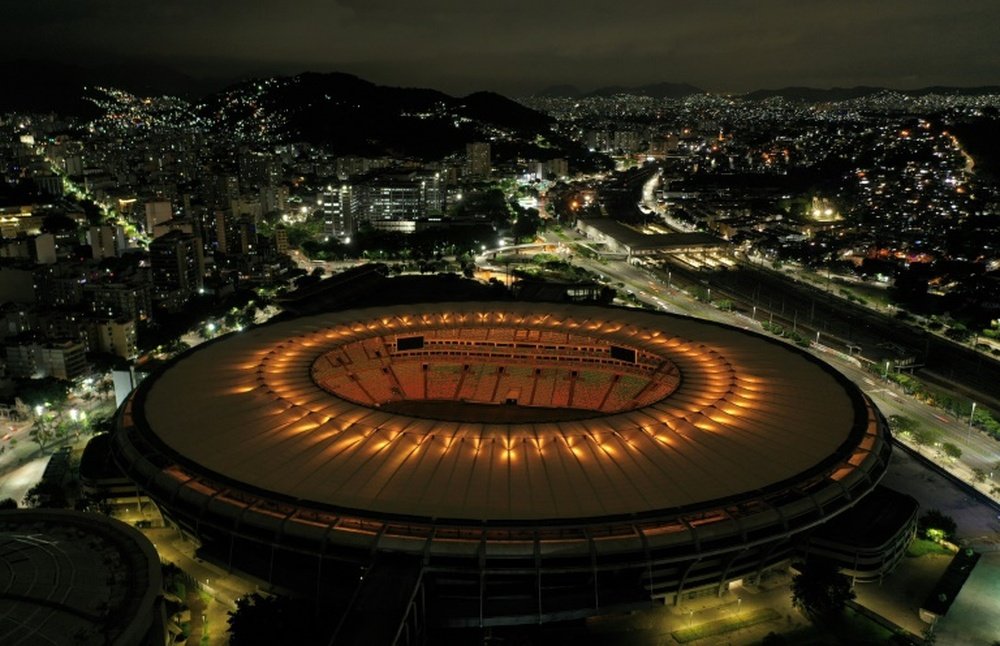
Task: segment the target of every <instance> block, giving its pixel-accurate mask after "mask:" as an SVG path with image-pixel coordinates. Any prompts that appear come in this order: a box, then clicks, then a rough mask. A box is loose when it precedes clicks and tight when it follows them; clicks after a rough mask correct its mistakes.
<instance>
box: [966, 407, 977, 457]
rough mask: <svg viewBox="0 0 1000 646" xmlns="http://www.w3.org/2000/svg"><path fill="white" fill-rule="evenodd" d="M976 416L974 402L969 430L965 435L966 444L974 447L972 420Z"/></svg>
mask: <svg viewBox="0 0 1000 646" xmlns="http://www.w3.org/2000/svg"><path fill="white" fill-rule="evenodd" d="M975 416H976V402H972V410H971V411H970V412H969V430H968V432H967V433H966V434H965V443H966V444H968V445H969V446H972V419H973V418H974V417H975Z"/></svg>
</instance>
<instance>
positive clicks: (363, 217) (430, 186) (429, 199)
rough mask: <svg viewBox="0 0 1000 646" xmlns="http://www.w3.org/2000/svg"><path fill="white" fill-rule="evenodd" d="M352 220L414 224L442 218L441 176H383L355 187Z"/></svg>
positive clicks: (409, 174)
mask: <svg viewBox="0 0 1000 646" xmlns="http://www.w3.org/2000/svg"><path fill="white" fill-rule="evenodd" d="M354 189H355V190H354V195H353V196H352V197H353V198H354V200H355V201H354V211H353V214H354V216H355V220H357V221H368V222H372V223H374V222H378V221H385V220H416V219H419V218H425V217H433V216H438V215H441V210H442V207H443V205H444V192H443V191H442V189H441V176H440V173H435V172H429V171H412V172H408V173H384V174H380V175H377V176H375V177H372V178H370V179H368V180H367V181H365V182H364V183H362V184H359V185H358V186H356V187H354Z"/></svg>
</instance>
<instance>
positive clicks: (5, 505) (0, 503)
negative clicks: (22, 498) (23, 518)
mask: <svg viewBox="0 0 1000 646" xmlns="http://www.w3.org/2000/svg"><path fill="white" fill-rule="evenodd" d="M5 509H17V501H16V500H14V499H13V498H4V499H3V500H0V511H3V510H5Z"/></svg>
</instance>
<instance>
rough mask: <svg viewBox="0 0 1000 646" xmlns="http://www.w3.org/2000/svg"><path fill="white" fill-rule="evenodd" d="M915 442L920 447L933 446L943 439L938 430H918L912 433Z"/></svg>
mask: <svg viewBox="0 0 1000 646" xmlns="http://www.w3.org/2000/svg"><path fill="white" fill-rule="evenodd" d="M912 434H913V441H914V442H916V443H917V444H918V445H920V446H931V445H934V444H936V443H937V441H938V440H939V439H941V431H939V430H937V429H936V428H917V429H914V430H913V431H912Z"/></svg>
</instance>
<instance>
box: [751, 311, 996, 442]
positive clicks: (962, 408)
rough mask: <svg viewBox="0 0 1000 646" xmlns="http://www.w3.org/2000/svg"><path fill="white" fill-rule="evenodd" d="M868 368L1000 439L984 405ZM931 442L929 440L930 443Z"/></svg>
mask: <svg viewBox="0 0 1000 646" xmlns="http://www.w3.org/2000/svg"><path fill="white" fill-rule="evenodd" d="M765 329H766V328H765ZM868 370H869V371H871V372H872V373H873V374H876V375H878V376H879V377H882V378H885V379H888V380H889V381H892V382H894V383H896V384H899V385H900V386H901V387H902V388H903V390H904V391H905V392H906V394H908V395H911V396H913V397H915V398H917V399H919V400H920V401H923V402H924V403H927V404H930V405H931V406H936V407H938V408H941V409H943V410H945V411H947V412H949V413H951V414H952V415H954V416H955V417H957V418H959V419H965V420H968V419H969V416H970V415H972V425H973V426H974V427H976V428H978V429H980V430H982V431H985V432H986V433H987V434H989V435H991V436H992V437H993V438H994V439H996V440H1000V420H998V419H997V417H996V416H995V415H994V414H993V413H992V412H991V411H990V410H988V409H986V408H985V407H983V406H982V405H978V406H976V410H975V413H973V411H972V401H970V400H969V399H966V398H964V397H961V396H956V395H952V394H950V393H946V392H943V391H941V390H938V389H935V388H931V387H929V386H928V385H927V384H925V383H923V382H922V381H920V380H919V379H917V378H916V377H914V376H912V375H908V374H906V373H904V372H891V371H890V372H886V371H885V368H884V364H881V365H880V364H877V363H876V364H871V365H869V366H868ZM930 443H931V442H928V444H930Z"/></svg>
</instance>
